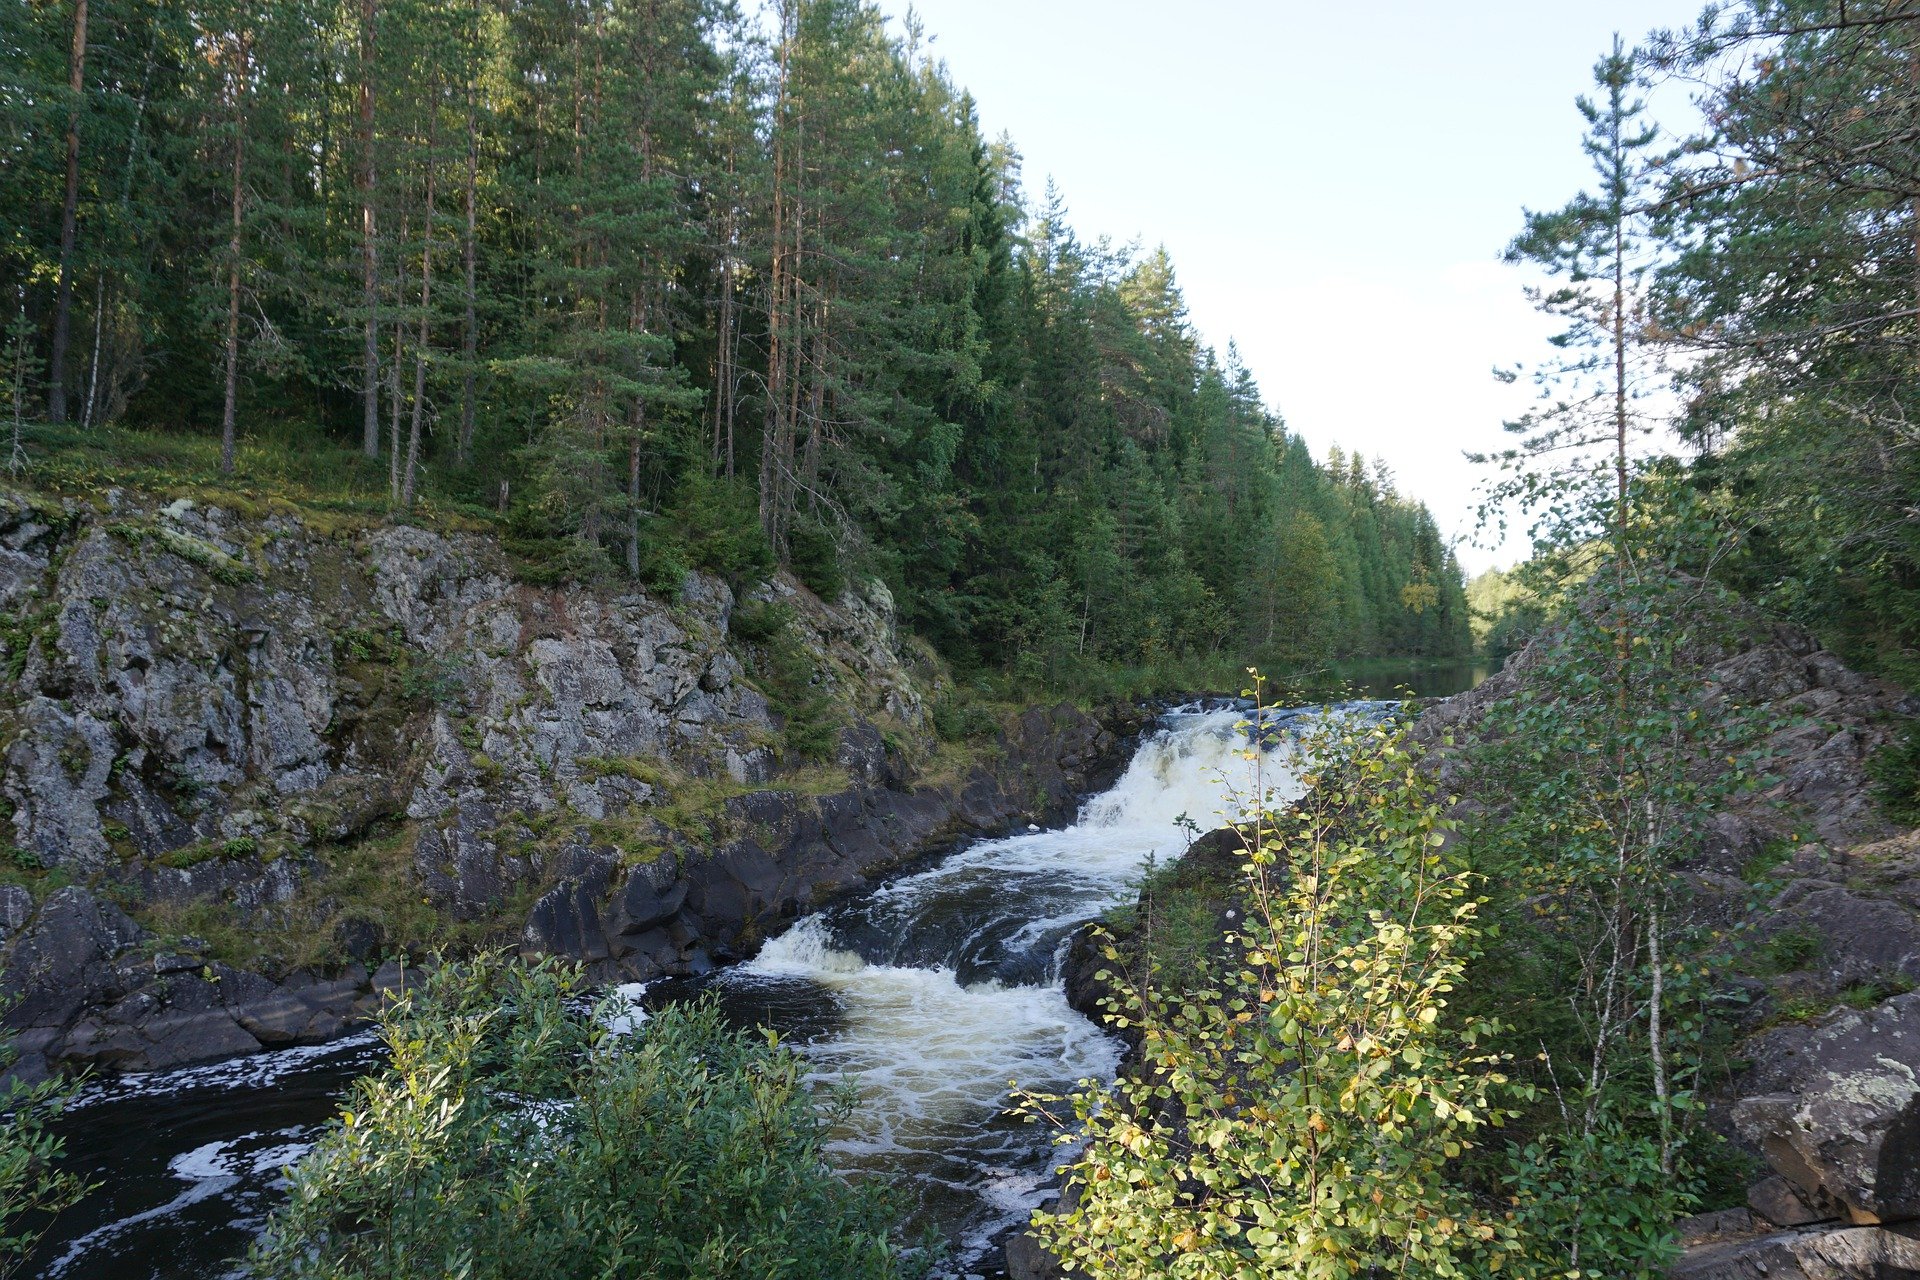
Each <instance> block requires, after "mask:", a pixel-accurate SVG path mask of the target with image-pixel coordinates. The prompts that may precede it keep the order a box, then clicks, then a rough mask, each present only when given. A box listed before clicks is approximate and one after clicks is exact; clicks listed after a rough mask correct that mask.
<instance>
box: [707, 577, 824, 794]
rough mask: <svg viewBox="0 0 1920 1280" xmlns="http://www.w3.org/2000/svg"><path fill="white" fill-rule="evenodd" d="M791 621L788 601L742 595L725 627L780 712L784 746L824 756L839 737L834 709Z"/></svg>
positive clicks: (811, 656) (809, 757)
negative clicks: (739, 642)
mask: <svg viewBox="0 0 1920 1280" xmlns="http://www.w3.org/2000/svg"><path fill="white" fill-rule="evenodd" d="M793 620H794V612H793V606H792V605H790V604H786V603H784V602H782V601H778V600H764V601H762V600H742V601H741V602H740V603H739V604H738V605H736V606H735V607H734V610H733V616H732V618H731V619H730V620H729V622H728V629H729V630H730V631H731V632H732V634H733V637H734V639H736V640H738V641H741V642H742V643H744V644H745V645H746V657H747V670H748V673H749V674H750V675H751V676H752V677H753V680H754V683H755V684H757V685H759V686H760V691H761V692H762V693H764V694H766V695H767V702H768V704H769V705H770V706H771V707H772V708H773V712H774V714H775V715H777V716H779V717H780V722H781V738H782V740H783V741H784V744H785V746H786V748H787V750H788V751H789V752H791V753H793V754H794V755H796V756H798V757H800V758H802V759H806V760H825V759H827V758H828V757H830V756H831V755H832V754H833V749H834V747H835V746H837V745H838V743H839V741H840V720H839V714H838V711H837V709H836V707H835V705H834V702H833V699H832V698H831V697H829V696H828V693H827V690H826V688H825V687H824V685H823V684H822V683H821V680H820V672H819V668H818V666H817V665H816V662H815V655H814V654H813V653H811V652H810V651H809V650H808V647H807V645H806V644H805V643H804V642H803V640H802V639H801V637H800V634H799V633H798V631H797V630H796V629H795V628H794V625H793Z"/></svg>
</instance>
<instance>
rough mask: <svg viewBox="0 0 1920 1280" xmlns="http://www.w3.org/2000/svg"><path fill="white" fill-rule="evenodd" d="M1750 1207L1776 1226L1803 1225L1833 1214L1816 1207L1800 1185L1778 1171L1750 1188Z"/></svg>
mask: <svg viewBox="0 0 1920 1280" xmlns="http://www.w3.org/2000/svg"><path fill="white" fill-rule="evenodd" d="M1747 1209H1748V1210H1751V1211H1752V1213H1753V1215H1754V1216H1755V1217H1757V1218H1760V1219H1762V1220H1763V1221H1766V1222H1770V1223H1772V1224H1773V1225H1774V1226H1776V1227H1804V1226H1808V1225H1810V1224H1812V1223H1815V1222H1824V1221H1827V1220H1829V1219H1831V1218H1832V1216H1833V1215H1832V1214H1830V1213H1822V1212H1821V1211H1820V1210H1818V1209H1816V1208H1814V1207H1813V1204H1812V1203H1811V1202H1810V1201H1809V1200H1808V1199H1807V1197H1806V1195H1805V1193H1803V1192H1802V1191H1801V1190H1800V1188H1798V1187H1796V1186H1794V1185H1793V1183H1791V1182H1789V1181H1787V1180H1786V1179H1785V1178H1783V1177H1781V1176H1780V1175H1779V1174H1777V1173H1776V1174H1774V1175H1773V1176H1772V1177H1768V1178H1762V1179H1761V1180H1760V1181H1758V1182H1756V1183H1754V1184H1753V1186H1751V1187H1749V1188H1748V1189H1747Z"/></svg>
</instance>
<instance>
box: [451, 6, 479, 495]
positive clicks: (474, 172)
mask: <svg viewBox="0 0 1920 1280" xmlns="http://www.w3.org/2000/svg"><path fill="white" fill-rule="evenodd" d="M473 23H474V32H473V36H474V44H475V49H474V50H473V52H474V55H475V58H474V62H473V63H472V64H471V65H470V66H469V67H468V70H467V191H466V215H467V225H466V228H465V231H464V232H463V234H462V236H461V242H460V257H461V266H462V267H463V268H464V269H465V272H466V277H467V279H466V285H467V289H466V299H465V301H466V315H465V316H464V317H463V318H462V320H461V328H460V370H461V372H460V434H459V437H458V439H456V440H455V441H454V450H453V452H454V460H455V461H456V462H457V463H458V464H459V465H460V466H463V467H464V466H466V465H467V464H468V463H469V462H471V461H472V460H473V418H474V396H475V394H476V388H475V385H474V384H475V382H476V377H475V369H474V365H475V363H476V362H477V361H478V360H479V356H480V325H479V320H478V317H477V316H476V314H475V301H476V299H475V285H474V257H475V250H474V238H475V226H476V221H477V220H476V208H477V205H478V201H479V187H480V121H479V115H478V112H479V107H478V104H477V103H476V101H475V94H474V86H473V81H474V77H475V76H477V75H478V74H479V72H478V61H479V59H478V53H479V50H478V44H479V38H480V35H479V28H480V0H474V4H473Z"/></svg>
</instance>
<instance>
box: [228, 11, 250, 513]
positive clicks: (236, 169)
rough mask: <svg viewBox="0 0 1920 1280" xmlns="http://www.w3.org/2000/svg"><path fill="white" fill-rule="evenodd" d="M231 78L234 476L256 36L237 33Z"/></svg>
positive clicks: (230, 295) (230, 347) (231, 413)
mask: <svg viewBox="0 0 1920 1280" xmlns="http://www.w3.org/2000/svg"><path fill="white" fill-rule="evenodd" d="M233 40H234V65H233V74H232V79H231V82H230V83H231V85H232V88H231V90H230V92H231V93H232V95H233V227H232V234H231V236H230V237H229V239H228V240H227V395H226V403H225V405H224V406H223V407H222V409H221V411H220V471H221V473H222V474H224V475H232V474H233V436H234V418H235V410H236V409H237V407H238V402H239V398H240V232H241V225H242V221H243V219H244V218H245V216H246V160H247V112H246V101H247V81H248V79H249V78H250V77H251V76H252V70H251V67H250V65H249V64H250V62H251V59H252V54H253V36H252V34H251V33H248V32H236V33H235V34H234V37H233Z"/></svg>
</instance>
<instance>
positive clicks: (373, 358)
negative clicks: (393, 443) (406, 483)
mask: <svg viewBox="0 0 1920 1280" xmlns="http://www.w3.org/2000/svg"><path fill="white" fill-rule="evenodd" d="M374 3H375V0H360V119H359V123H358V132H359V134H360V174H359V179H358V185H359V187H360V306H361V309H362V311H364V312H365V327H364V332H365V346H364V348H363V350H362V352H361V370H360V374H361V377H360V393H361V396H362V399H363V401H364V405H363V408H364V417H363V419H362V423H361V439H360V448H361V451H362V452H364V453H365V454H366V455H367V456H368V457H369V458H377V457H379V456H380V249H379V244H378V241H377V239H376V231H377V228H376V226H375V221H374V194H375V193H374V168H375V156H374V136H373V79H374V71H375V68H374V54H375V46H374V34H375V28H374V23H375V22H376V20H377V14H376V13H375V10H374Z"/></svg>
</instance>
